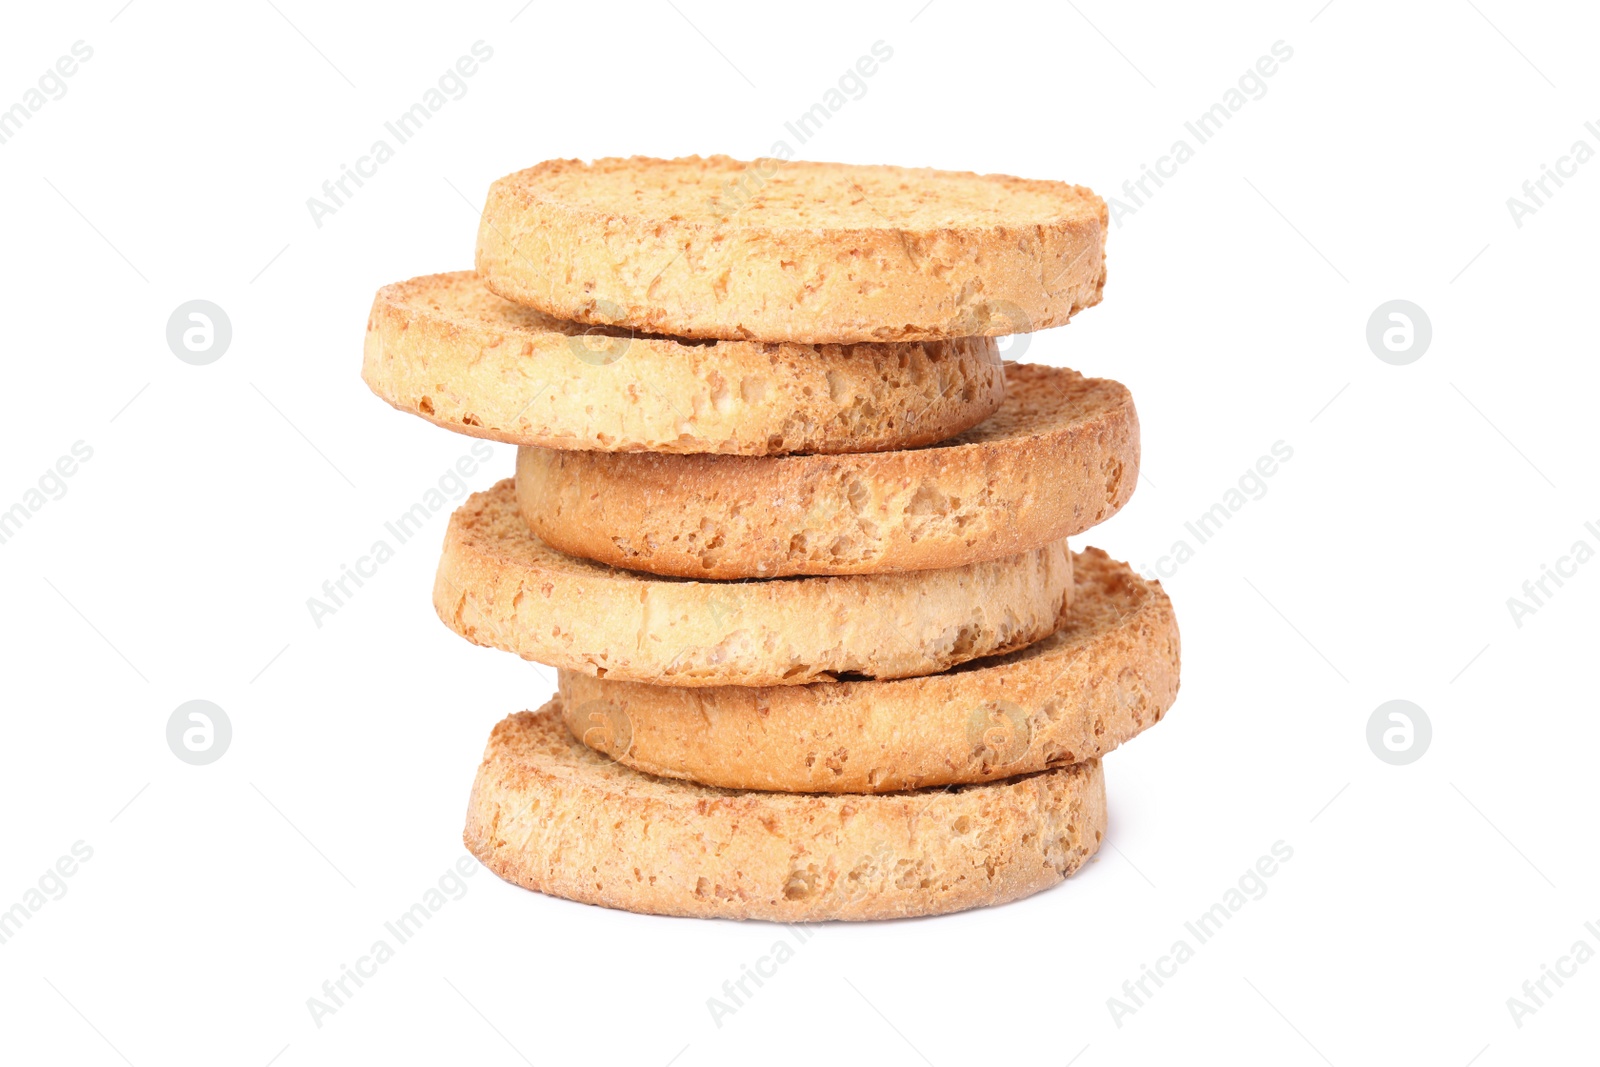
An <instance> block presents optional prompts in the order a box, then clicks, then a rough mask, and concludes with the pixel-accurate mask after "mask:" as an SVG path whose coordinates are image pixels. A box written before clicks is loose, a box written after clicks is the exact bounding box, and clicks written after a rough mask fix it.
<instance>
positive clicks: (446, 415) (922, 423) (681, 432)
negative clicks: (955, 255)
mask: <svg viewBox="0 0 1600 1067" xmlns="http://www.w3.org/2000/svg"><path fill="white" fill-rule="evenodd" d="M361 376H362V378H363V379H365V381H366V383H367V385H368V386H369V387H370V388H371V389H372V391H373V392H374V393H376V394H377V395H378V396H380V397H382V398H383V399H384V400H386V401H388V402H389V403H390V404H392V405H394V406H395V407H396V408H398V409H400V410H401V411H408V412H411V413H412V414H414V415H420V416H421V417H423V418H425V419H427V420H429V421H430V422H433V423H435V424H437V425H439V426H443V427H445V428H446V429H449V430H455V431H456V432H457V433H465V434H471V435H472V436H474V437H485V438H488V439H490V440H492V441H507V442H510V443H512V444H519V445H541V446H543V447H545V448H564V449H593V450H597V451H601V452H628V451H641V450H647V451H652V452H679V453H682V452H690V453H692V452H713V453H726V454H731V455H753V456H761V455H771V454H777V453H784V452H870V451H878V450H881V449H886V448H913V447H915V446H917V445H924V444H931V443H933V442H935V441H941V440H943V439H945V438H947V437H949V436H951V435H952V434H956V433H960V432H961V431H962V430H965V429H967V428H969V427H971V426H974V425H976V424H977V423H979V422H981V421H982V420H983V419H985V418H987V417H988V416H989V415H990V414H992V413H993V412H994V411H995V409H997V408H998V407H999V406H1000V402H1001V400H1002V399H1003V398H1004V396H1005V376H1004V372H1003V371H1002V369H1001V366H1000V356H999V352H998V350H997V348H996V345H995V341H994V339H993V338H990V337H965V338H957V339H954V340H948V341H925V342H906V343H895V344H860V345H800V344H757V343H752V342H749V341H711V342H695V341H685V340H680V339H674V338H670V337H655V336H646V335H638V336H634V335H630V334H629V332H628V331H627V330H622V329H616V328H611V327H591V326H584V325H583V324H581V323H575V322H569V321H566V320H562V319H555V318H551V317H550V316H548V315H545V314H543V313H542V312H539V311H535V310H534V309H533V308H530V307H524V306H522V305H520V304H514V303H512V302H511V301H509V300H503V299H501V298H500V297H498V296H496V295H494V294H493V293H491V292H490V291H489V290H488V289H487V288H486V287H485V286H484V284H483V281H482V279H480V278H479V277H478V275H477V274H475V273H474V272H472V271H457V272H455V273H453V274H430V275H425V276H423V277H420V278H412V279H411V280H410V281H405V282H399V283H398V284H395V285H386V286H384V287H383V288H382V289H380V290H378V295H377V297H376V298H375V299H374V300H373V302H372V312H371V314H370V315H369V316H368V319H367V338H366V350H365V357H364V359H363V362H362V367H361Z"/></svg>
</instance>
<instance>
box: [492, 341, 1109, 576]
mask: <svg viewBox="0 0 1600 1067" xmlns="http://www.w3.org/2000/svg"><path fill="white" fill-rule="evenodd" d="M1006 377H1007V385H1006V399H1005V403H1004V404H1003V405H1001V407H1000V409H999V410H998V411H997V412H995V414H993V415H991V416H990V417H989V418H988V419H987V420H985V421H984V422H983V423H981V424H979V425H978V426H976V427H974V428H973V429H970V430H967V431H966V432H965V433H962V434H960V435H958V436H956V437H954V438H952V439H950V440H949V441H947V442H945V443H943V444H939V445H931V446H928V447H924V448H917V449H905V450H900V451H894V452H877V453H871V454H862V455H844V456H821V455H808V456H782V457H765V456H761V457H757V456H748V457H747V456H668V455H657V454H651V453H629V454H626V455H623V454H617V453H601V452H563V451H556V450H553V449H547V448H523V449H521V450H519V452H518V455H517V495H518V502H519V504H520V506H521V509H522V513H523V516H524V517H525V518H526V519H527V522H528V526H529V529H531V530H532V531H533V532H534V534H535V535H536V536H538V537H539V538H540V539H542V540H543V541H545V542H546V543H547V544H549V545H551V546H552V547H554V548H558V549H560V550H561V551H563V552H568V553H571V554H573V555H578V556H583V557H585V558H587V559H593V560H598V561H600V562H603V563H609V564H611V565H613V566H617V567H627V568H629V569H632V570H639V571H647V572H649V573H652V574H666V575H677V576H679V577H686V578H770V577H780V576H784V575H793V574H873V573H882V572H891V571H911V570H924V569H933V568H941V567H957V566H962V565H965V564H968V563H973V562H977V561H980V560H986V559H996V558H1000V557H1003V556H1010V555H1014V554H1016V553H1018V552H1023V551H1027V550H1029V549H1033V548H1037V547H1039V546H1041V545H1045V544H1048V543H1050V542H1052V541H1056V540H1059V539H1060V538H1063V537H1066V536H1068V535H1071V534H1077V533H1080V532H1082V531H1084V530H1087V529H1088V528H1090V527H1091V526H1094V525H1096V524H1097V523H1100V522H1104V521H1105V520H1106V519H1108V518H1110V517H1111V516H1112V515H1113V514H1115V513H1116V511H1117V509H1119V508H1121V507H1122V505H1123V504H1124V503H1125V502H1126V501H1127V500H1128V498H1129V497H1130V496H1132V495H1133V490H1134V486H1135V484H1137V482H1138V479H1139V419H1138V415H1137V414H1136V413H1135V411H1134V407H1133V398H1132V397H1131V396H1129V394H1128V390H1127V389H1125V388H1124V387H1123V386H1122V385H1120V384H1118V383H1117V382H1113V381H1108V380H1105V379H1100V378H1085V377H1083V376H1082V375H1080V374H1078V373H1076V372H1074V371H1070V370H1062V369H1059V368H1055V367H1047V366H1042V365H1034V364H1019V365H1013V366H1010V367H1008V368H1006Z"/></svg>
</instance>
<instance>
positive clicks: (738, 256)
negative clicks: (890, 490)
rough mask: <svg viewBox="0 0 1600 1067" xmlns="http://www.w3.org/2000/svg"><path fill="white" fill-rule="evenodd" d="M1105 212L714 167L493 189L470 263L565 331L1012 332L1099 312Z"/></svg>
mask: <svg viewBox="0 0 1600 1067" xmlns="http://www.w3.org/2000/svg"><path fill="white" fill-rule="evenodd" d="M1108 220H1109V215H1108V212H1107V209H1106V205H1105V202H1104V201H1102V200H1101V199H1100V198H1099V197H1098V196H1095V195H1094V193H1093V192H1091V191H1090V190H1088V189H1085V188H1083V187H1081V186H1076V185H1067V184H1065V183H1063V182H1052V181H1031V180H1027V179H1023V178H1013V177H1008V176H1005V175H998V174H988V175H980V174H970V173H962V172H954V171H938V170H917V169H909V168H905V167H885V166H855V165H849V164H841V163H814V162H808V161H804V160H790V161H780V160H776V159H766V160H756V161H754V162H753V163H745V162H740V161H739V160H735V159H730V158H728V157H727V156H711V157H709V158H704V159H702V158H700V157H699V156H689V157H685V158H682V159H649V158H645V157H640V156H635V157H633V158H629V159H599V160H595V161H594V162H592V163H585V162H583V161H582V160H575V159H558V160H551V161H549V162H545V163H541V164H539V165H538V166H536V167H533V168H530V169H528V170H524V171H519V172H517V173H515V174H511V175H508V176H506V177H504V178H501V179H500V180H499V181H497V182H495V183H494V185H492V186H491V187H490V189H489V196H488V201H487V203H486V205H485V206H484V210H483V218H482V222H481V225H480V227H479V230H478V252H477V268H478V270H479V272H480V273H482V274H483V275H484V277H485V279H486V280H487V283H488V285H489V288H491V289H493V290H494V291H495V292H497V293H499V294H500V295H501V296H504V297H506V298H507V299H510V300H515V301H517V302H519V303H523V304H528V305H530V306H532V307H536V308H538V309H539V310H541V311H544V312H547V313H548V314H551V315H555V316H557V317H559V318H564V319H572V320H575V321H578V322H585V323H594V324H608V325H621V326H627V327H630V328H632V329H635V330H642V331H646V332H651V333H663V334H672V335H676V336H681V337H715V338H733V339H740V340H759V341H800V342H806V343H813V344H816V343H824V342H842V343H849V342H856V341H919V340H935V339H938V338H943V337H966V336H972V335H980V334H981V335H986V336H999V335H1003V334H1013V333H1028V332H1031V331H1033V330H1041V329H1044V328H1046V327H1049V326H1059V325H1062V324H1063V323H1065V322H1066V321H1067V320H1068V319H1070V318H1071V317H1072V316H1073V315H1074V314H1076V313H1077V312H1078V311H1079V310H1080V309H1082V308H1085V307H1089V306H1091V305H1093V304H1097V303H1099V302H1100V294H1101V290H1102V289H1103V288H1104V286H1105V276H1106V272H1105V239H1106V228H1107V224H1108Z"/></svg>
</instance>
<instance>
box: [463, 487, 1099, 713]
mask: <svg viewBox="0 0 1600 1067" xmlns="http://www.w3.org/2000/svg"><path fill="white" fill-rule="evenodd" d="M1071 602H1072V553H1071V552H1069V551H1067V545H1066V541H1065V540H1061V541H1056V542H1053V543H1052V544H1049V545H1045V546H1043V547H1040V548H1036V549H1032V550H1030V551H1027V552H1022V553H1018V554H1017V555H1014V556H1008V557H1005V558H1003V559H998V560H989V561H986V562H983V563H973V564H969V565H967V566H965V567H952V568H948V569H945V570H937V571H915V572H908V573H905V574H864V575H847V576H842V577H828V578H782V579H774V580H772V581H749V582H698V581H689V580H685V579H682V578H660V577H656V576H654V575H645V574H636V573H633V572H630V571H625V570H619V569H617V568H614V567H607V566H605V565H603V564H599V563H593V562H591V561H589V560H585V559H579V558H577V557H575V556H568V555H565V554H564V553H561V552H558V551H556V550H555V549H553V548H550V547H549V546H548V545H546V544H544V542H542V541H540V540H539V539H538V538H536V537H534V536H533V535H532V534H530V533H529V532H528V528H527V524H526V523H524V522H523V520H522V516H521V515H520V514H518V512H517V504H516V493H515V489H514V487H513V485H512V483H511V481H510V479H507V480H506V481H503V482H501V483H500V484H498V485H496V486H495V487H494V488H493V489H491V490H489V491H488V492H484V493H475V494H473V495H472V496H471V497H470V498H468V500H467V502H466V503H465V504H463V505H462V506H461V507H460V508H459V509H458V510H457V511H456V513H455V514H454V515H453V516H451V518H450V525H449V527H448V529H447V530H446V532H445V543H444V554H443V556H442V558H441V559H440V561H439V571H438V577H437V579H436V581H435V583H434V589H433V604H434V608H435V610H437V611H438V613H439V617H440V618H441V619H442V620H444V622H445V624H446V625H448V626H449V627H450V628H451V629H453V630H455V631H456V632H457V633H459V634H461V635H462V636H464V637H466V638H467V639H468V640H470V641H473V642H475V643H477V644H480V645H491V646H493V647H496V648H502V649H506V650H508V651H511V652H515V653H517V654H518V655H521V656H522V657H524V658H525V659H531V660H537V661H539V662H541V663H548V664H551V665H552V666H556V667H567V668H570V669H572V670H577V671H582V672H584V673H587V674H593V675H596V676H604V677H607V678H621V679H626V680H629V681H642V682H654V683H658V684H663V685H798V684H801V683H804V682H811V681H818V680H821V679H828V678H833V677H836V676H837V675H840V674H857V675H862V676H866V677H872V678H900V677H906V676H909V675H916V674H932V673H934V672H937V671H942V670H944V669H945V668H947V667H952V666H955V665H956V664H958V663H964V662H966V661H967V660H969V659H976V658H977V657H979V656H987V655H993V654H996V653H1001V652H1006V651H1010V650H1011V649H1014V648H1021V647H1022V646H1024V645H1027V644H1031V643H1032V642H1034V641H1037V640H1039V639H1040V638H1042V637H1045V636H1048V635H1049V634H1051V633H1054V632H1055V631H1056V630H1057V629H1058V628H1059V627H1060V625H1061V623H1062V622H1063V621H1065V619H1066V616H1067V612H1068V610H1069V609H1070V607H1071Z"/></svg>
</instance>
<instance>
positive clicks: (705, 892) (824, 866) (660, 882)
mask: <svg viewBox="0 0 1600 1067" xmlns="http://www.w3.org/2000/svg"><path fill="white" fill-rule="evenodd" d="M559 703H560V702H559V698H558V699H557V700H554V701H552V702H551V704H549V705H546V706H545V707H544V708H542V709H541V710H540V711H538V712H526V711H525V712H519V713H518V714H515V715H512V716H511V717H510V718H507V719H505V720H504V721H502V722H501V723H500V724H499V725H498V726H496V727H495V728H494V732H493V734H492V735H491V736H490V738H489V744H488V748H487V750H486V751H485V753H484V758H483V763H482V765H481V766H480V767H479V768H478V774H477V778H476V779H475V781H474V782H473V785H472V796H471V799H470V801H469V802H468V806H467V825H466V831H465V833H464V834H463V838H464V840H465V841H466V845H467V848H468V849H469V850H471V852H472V854H473V855H475V856H477V857H478V859H479V860H481V861H482V862H483V864H484V865H485V866H487V867H488V868H489V869H490V870H491V871H493V872H494V873H496V874H498V875H499V876H500V877H501V878H504V879H506V880H507V881H509V882H513V883H515V884H517V885H520V886H524V887H525V888H528V889H534V890H537V891H539V892H542V893H548V894H551V895H553V896H559V897H565V898H567V899H569V900H577V901H582V902H584V903H587V904H599V905H601V906H603V907H608V908H623V909H626V910H628V911H639V912H649V913H653V914H657V915H686V916H701V917H717V918H728V919H770V920H777V921H780V922H811V921H821V920H828V919H893V918H905V917H910V916H915V915H937V914H942V913H945V912H951V911H959V910H962V909H964V908H976V907H983V906H985V905H989V904H999V903H1003V902H1005V901H1008V900H1016V899H1018V898H1020V897H1024V896H1027V895H1029V894H1031V893H1036V892H1038V891H1039V890H1041V889H1047V888H1049V887H1050V886H1052V885H1055V884H1056V883H1057V882H1060V881H1061V880H1062V879H1063V878H1065V877H1066V876H1067V875H1069V874H1071V873H1072V872H1073V871H1075V870H1076V869H1077V868H1078V867H1079V866H1081V865H1082V864H1083V862H1084V861H1085V860H1086V859H1088V858H1089V857H1090V856H1091V855H1093V854H1094V852H1095V850H1096V849H1097V848H1098V847H1099V844H1100V840H1101V837H1102V836H1103V834H1104V832H1105V821H1106V808H1105V780H1104V778H1103V776H1102V774H1101V770H1100V764H1099V761H1097V760H1091V761H1088V762H1085V763H1080V764H1076V765H1073V766H1070V767H1062V768H1058V769H1055V770H1050V771H1045V772H1042V773H1040V774H1034V775H1027V776H1024V777H1020V778H1013V779H1010V780H1008V781H1005V782H995V783H990V784H985V785H974V786H963V787H955V788H951V789H941V790H925V791H919V792H911V793H896V794H888V795H882V796H864V797H853V796H816V795H803V794H783V793H738V792H732V791H729V790H722V789H711V788H708V787H706V786H700V785H694V784H692V783H688V782H679V781H672V780H670V779H664V778H653V777H650V776H649V775H644V774H639V773H638V772H636V771H631V770H629V769H628V768H626V767H623V766H621V765H620V764H617V763H614V762H612V761H611V760H609V759H606V758H605V757H604V756H601V755H599V754H597V753H595V752H594V751H592V750H591V749H589V748H586V747H585V746H584V745H582V744H580V743H579V742H578V741H576V740H574V739H573V738H572V736H571V735H570V734H569V733H568V732H567V730H566V728H565V727H564V726H563V725H562V723H561V714H560V711H559Z"/></svg>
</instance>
